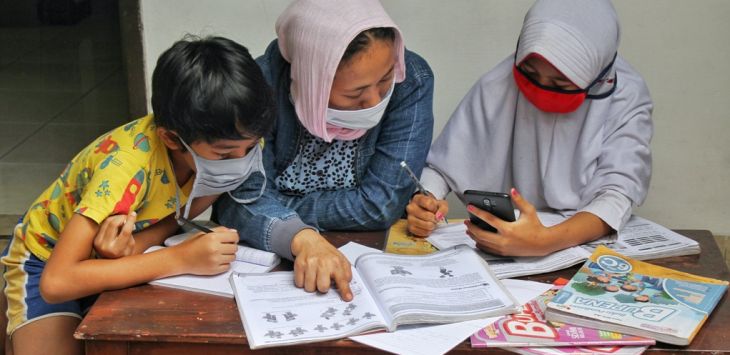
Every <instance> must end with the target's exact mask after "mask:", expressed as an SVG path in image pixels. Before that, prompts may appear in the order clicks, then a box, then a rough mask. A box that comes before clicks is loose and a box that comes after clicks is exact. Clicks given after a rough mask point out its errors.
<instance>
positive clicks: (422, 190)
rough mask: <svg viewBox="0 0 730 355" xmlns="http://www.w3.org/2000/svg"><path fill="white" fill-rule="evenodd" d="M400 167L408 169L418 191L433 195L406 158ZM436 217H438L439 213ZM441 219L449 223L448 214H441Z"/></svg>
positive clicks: (407, 171)
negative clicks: (419, 179) (422, 183)
mask: <svg viewBox="0 0 730 355" xmlns="http://www.w3.org/2000/svg"><path fill="white" fill-rule="evenodd" d="M400 167H401V168H403V169H404V170H405V171H406V173H408V176H410V177H411V180H413V182H415V183H416V187H417V188H418V191H420V192H421V193H422V194H423V195H425V196H431V194H430V193H429V192H428V191H426V189H425V188H424V187H423V185H421V182H420V181H418V178H417V177H416V174H414V173H413V170H411V168H410V167H408V164H406V161H405V160H404V161H401V162H400ZM439 214H440V213H439ZM436 217H437V218H438V215H437V216H436ZM439 219H443V221H444V222H445V223H449V220H448V219H446V216H444V215H441V218H439Z"/></svg>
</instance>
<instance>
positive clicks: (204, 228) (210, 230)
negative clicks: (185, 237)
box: [177, 216, 213, 233]
mask: <svg viewBox="0 0 730 355" xmlns="http://www.w3.org/2000/svg"><path fill="white" fill-rule="evenodd" d="M177 220H178V221H181V222H183V223H185V224H187V225H188V226H190V227H193V228H195V229H197V230H199V231H201V232H203V233H213V230H212V229H210V228H208V227H205V226H201V225H200V224H197V223H195V222H193V221H191V220H189V219H187V218H185V217H182V216H180V217H178V218H177Z"/></svg>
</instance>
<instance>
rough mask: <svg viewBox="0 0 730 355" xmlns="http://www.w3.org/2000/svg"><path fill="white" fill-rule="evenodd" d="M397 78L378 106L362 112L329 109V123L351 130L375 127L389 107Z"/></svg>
mask: <svg viewBox="0 0 730 355" xmlns="http://www.w3.org/2000/svg"><path fill="white" fill-rule="evenodd" d="M394 87H395V78H393V84H392V85H391V86H390V90H388V93H387V94H386V95H385V97H384V98H383V99H382V100H381V101H380V103H378V104H377V105H375V106H373V107H370V108H366V109H362V110H347V111H345V110H335V109H333V108H329V107H328V108H327V123H329V124H331V125H334V126H337V127H342V128H349V129H370V128H373V127H375V126H376V125H377V124H378V123H379V122H380V120H381V119H382V118H383V114H384V113H385V109H386V108H387V107H388V102H390V97H391V95H393V88H394Z"/></svg>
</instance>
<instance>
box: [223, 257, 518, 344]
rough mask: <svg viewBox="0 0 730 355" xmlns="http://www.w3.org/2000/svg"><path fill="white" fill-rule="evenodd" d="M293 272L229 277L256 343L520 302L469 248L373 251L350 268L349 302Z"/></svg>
mask: <svg viewBox="0 0 730 355" xmlns="http://www.w3.org/2000/svg"><path fill="white" fill-rule="evenodd" d="M293 279H294V275H293V273H292V272H273V273H269V274H239V273H233V274H232V275H231V284H232V285H233V290H234V293H235V298H236V303H237V304H238V309H239V312H240V314H241V320H242V322H243V326H244V329H245V330H246V336H247V338H248V341H249V346H250V347H251V349H256V348H262V347H270V346H278V345H287V344H295V343H304V342H315V341H323V340H330V339H338V338H343V337H347V336H350V335H356V334H360V333H363V332H366V331H372V330H378V329H384V330H388V331H394V330H395V329H396V327H398V326H399V325H404V324H426V323H451V322H456V321H464V320H470V319H477V318H484V317H489V316H493V315H503V314H508V313H514V312H515V311H516V310H517V302H516V301H515V299H514V298H513V297H512V296H511V294H510V293H509V292H507V290H506V289H505V288H504V286H503V285H502V283H501V282H500V281H499V280H498V279H497V278H496V277H495V276H494V275H493V274H492V272H491V271H490V270H489V267H488V266H487V264H486V263H485V262H484V261H483V260H482V259H481V258H480V257H479V256H477V255H476V253H474V251H473V250H472V249H471V248H468V247H465V246H458V247H455V248H451V249H447V250H443V251H440V252H437V253H433V254H429V255H417V256H415V255H395V254H385V253H368V254H364V255H361V256H360V257H359V258H358V259H357V261H356V262H355V264H354V266H353V268H352V281H351V282H350V287H351V288H352V291H353V294H354V296H355V298H354V300H353V301H351V302H344V301H342V300H341V299H340V296H339V294H338V293H337V292H336V290H330V291H329V292H327V293H325V294H320V293H308V292H306V291H304V290H303V289H301V288H297V287H296V286H294V281H293Z"/></svg>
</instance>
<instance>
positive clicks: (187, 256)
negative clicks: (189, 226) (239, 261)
mask: <svg viewBox="0 0 730 355" xmlns="http://www.w3.org/2000/svg"><path fill="white" fill-rule="evenodd" d="M170 248H174V249H175V251H176V253H177V254H178V255H179V258H181V261H182V262H181V265H183V268H184V270H182V273H185V274H193V275H216V274H220V273H222V272H225V271H228V269H229V268H230V267H231V263H232V262H233V261H234V260H235V259H236V250H238V232H236V230H235V229H228V228H225V227H216V228H214V229H213V233H199V234H196V235H194V236H192V237H190V238H188V239H187V240H185V241H184V242H182V243H180V244H178V245H176V246H173V247H170Z"/></svg>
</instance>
